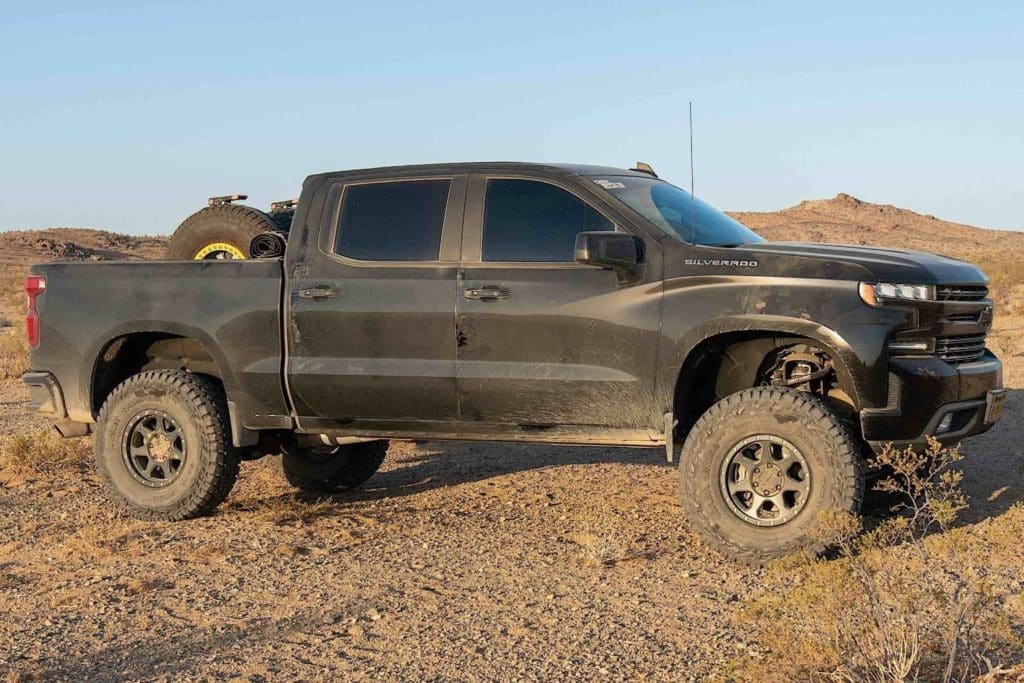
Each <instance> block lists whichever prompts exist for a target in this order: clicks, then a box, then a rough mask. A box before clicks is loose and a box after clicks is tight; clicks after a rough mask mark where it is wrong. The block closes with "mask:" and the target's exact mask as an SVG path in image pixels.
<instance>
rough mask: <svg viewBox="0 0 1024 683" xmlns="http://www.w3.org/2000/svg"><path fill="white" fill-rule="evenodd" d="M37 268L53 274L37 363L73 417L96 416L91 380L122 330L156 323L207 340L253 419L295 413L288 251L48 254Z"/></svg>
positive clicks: (164, 333) (41, 302)
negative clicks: (288, 376) (286, 313)
mask: <svg viewBox="0 0 1024 683" xmlns="http://www.w3.org/2000/svg"><path fill="white" fill-rule="evenodd" d="M32 273H33V274H36V275H43V276H45V277H46V291H45V293H44V294H43V295H41V296H40V297H39V299H38V303H37V306H38V310H39V319H40V345H39V347H37V348H36V349H34V350H33V352H32V356H33V361H34V362H33V366H32V367H33V370H34V371H40V372H50V373H52V374H53V375H54V376H55V377H56V379H57V380H58V381H59V383H60V386H61V387H62V388H63V391H64V403H65V404H66V410H67V417H69V418H70V419H71V420H75V421H78V422H92V421H93V420H94V418H95V416H96V413H97V412H98V410H99V407H100V406H98V405H96V401H95V400H94V399H93V397H92V396H90V386H92V385H93V382H92V380H93V376H94V374H95V373H96V368H97V364H98V362H101V361H102V360H103V359H104V358H107V359H110V358H111V357H112V356H113V355H114V354H116V353H117V343H118V342H117V340H118V339H120V338H122V337H123V336H124V335H129V334H135V333H146V332H149V331H152V330H159V331H160V333H159V335H158V338H168V337H173V335H179V336H181V337H184V338H191V339H196V340H199V341H200V343H202V344H203V346H204V348H205V349H206V350H207V351H208V352H209V353H210V355H211V356H212V357H213V360H214V361H215V363H216V366H217V370H218V372H219V373H220V374H221V376H222V378H223V380H224V385H225V388H226V389H227V390H228V394H229V395H230V396H231V398H232V401H233V403H235V404H238V405H239V407H241V408H243V409H242V410H241V411H240V413H239V414H243V415H246V416H249V419H250V421H251V420H252V419H255V420H257V421H258V420H259V418H261V417H263V416H276V417H277V418H280V417H281V416H286V415H288V412H289V411H288V407H287V406H288V404H287V401H286V399H285V391H284V387H283V386H282V372H281V363H282V341H281V296H282V279H283V278H282V266H281V262H280V261H278V260H262V261H252V260H245V261H120V262H110V263H49V264H43V265H38V266H35V267H33V268H32ZM37 359H38V361H41V362H42V363H40V362H37ZM253 416H255V417H254V418H253ZM246 426H248V425H246Z"/></svg>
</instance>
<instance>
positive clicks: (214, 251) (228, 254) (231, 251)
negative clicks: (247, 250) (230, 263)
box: [193, 242, 245, 261]
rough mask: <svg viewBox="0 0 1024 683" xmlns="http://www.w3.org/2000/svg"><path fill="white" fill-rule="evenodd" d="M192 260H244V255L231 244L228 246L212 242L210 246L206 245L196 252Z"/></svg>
mask: <svg viewBox="0 0 1024 683" xmlns="http://www.w3.org/2000/svg"><path fill="white" fill-rule="evenodd" d="M193 258H194V259H195V260H196V261H206V260H221V259H224V260H230V259H244V258H245V254H243V253H242V250H241V249H239V248H238V247H236V246H235V245H233V244H228V243H227V242H213V243H212V244H207V245H206V246H205V247H203V248H202V249H200V250H199V251H197V252H196V255H195V256H194V257H193Z"/></svg>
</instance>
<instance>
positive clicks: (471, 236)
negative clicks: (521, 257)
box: [462, 173, 632, 270]
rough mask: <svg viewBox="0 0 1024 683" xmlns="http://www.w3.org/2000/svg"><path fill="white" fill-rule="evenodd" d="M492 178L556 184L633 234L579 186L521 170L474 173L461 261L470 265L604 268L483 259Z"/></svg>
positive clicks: (571, 264)
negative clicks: (572, 185)
mask: <svg viewBox="0 0 1024 683" xmlns="http://www.w3.org/2000/svg"><path fill="white" fill-rule="evenodd" d="M489 180H528V181H531V182H535V183H543V184H545V185H553V186H554V187H557V188H558V189H560V190H563V191H565V192H568V193H569V194H571V195H572V196H574V197H576V199H578V200H579V201H581V202H582V203H583V204H585V205H586V206H588V207H590V209H591V210H592V211H594V212H596V213H597V214H598V215H600V216H601V217H602V218H604V219H605V220H606V221H608V222H609V223H611V224H612V228H613V229H614V230H616V231H619V232H624V233H626V234H627V235H630V234H632V233H630V232H629V231H628V230H626V229H625V228H624V227H623V226H622V224H621V223H620V222H619V221H616V220H614V219H612V218H610V217H609V216H608V214H607V212H605V211H602V210H600V209H598V208H597V207H596V206H594V203H593V202H591V201H589V200H588V199H587V198H586V197H584V196H583V195H581V194H580V192H579V191H578V190H576V189H575V188H573V187H571V186H570V185H567V184H566V183H563V182H559V181H557V180H554V179H551V178H539V177H537V176H534V175H528V174H519V173H498V174H490V173H475V174H473V175H471V176H470V178H469V187H468V190H467V194H466V224H467V225H468V226H469V228H468V229H466V230H464V231H463V235H462V263H463V264H466V265H471V266H472V267H473V268H505V269H507V268H562V269H574V270H583V269H586V270H602V268H600V267H599V266H592V265H588V264H585V263H576V262H575V261H484V260H483V248H484V217H485V215H486V213H485V212H486V203H487V181H489Z"/></svg>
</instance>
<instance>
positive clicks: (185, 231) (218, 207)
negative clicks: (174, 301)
mask: <svg viewBox="0 0 1024 683" xmlns="http://www.w3.org/2000/svg"><path fill="white" fill-rule="evenodd" d="M276 229H277V224H276V222H275V221H274V219H272V218H271V217H270V216H269V215H267V214H266V213H264V212H263V211H260V210H259V209H254V208H252V207H251V206H243V205H241V204H214V205H213V206H208V207H206V208H205V209H201V210H199V211H196V212H195V213H194V214H192V215H191V216H189V217H188V218H186V219H185V220H184V222H182V224H181V225H179V226H178V229H177V230H175V231H174V234H173V235H171V239H170V242H169V243H168V244H167V258H169V259H172V260H181V259H189V260H192V259H194V260H196V261H205V260H223V259H244V258H248V257H249V244H250V243H251V242H252V240H253V238H254V237H256V236H257V235H259V234H261V233H264V232H274V231H275V230H276Z"/></svg>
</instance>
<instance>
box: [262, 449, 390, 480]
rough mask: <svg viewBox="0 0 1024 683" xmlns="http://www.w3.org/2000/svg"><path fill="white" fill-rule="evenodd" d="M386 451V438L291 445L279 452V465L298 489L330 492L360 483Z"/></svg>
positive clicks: (373, 469)
mask: <svg viewBox="0 0 1024 683" xmlns="http://www.w3.org/2000/svg"><path fill="white" fill-rule="evenodd" d="M387 452H388V442H387V441H366V442H363V443H353V444H348V445H345V446H331V447H325V448H296V447H292V448H289V449H288V450H286V451H285V452H284V453H282V454H281V469H283V470H284V476H285V478H286V479H287V480H288V483H289V484H291V485H292V486H294V487H295V488H297V489H299V490H301V491H307V492H310V493H334V492H336V491H345V490H349V489H354V488H358V487H359V486H361V485H362V484H364V483H365V482H366V480H367V479H369V478H370V477H372V476H373V475H374V473H375V472H376V471H377V470H378V469H379V468H380V466H381V463H383V462H384V457H385V456H386V455H387Z"/></svg>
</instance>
